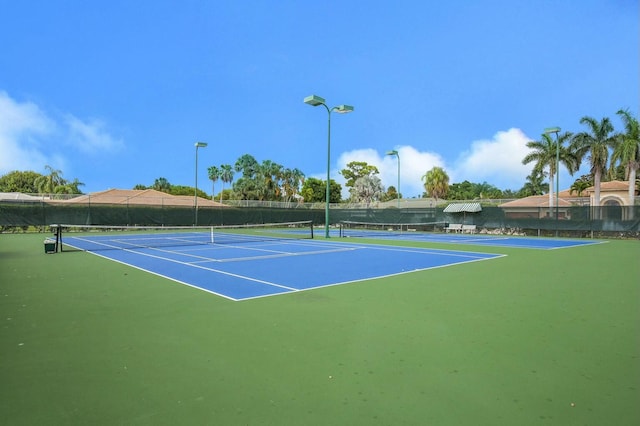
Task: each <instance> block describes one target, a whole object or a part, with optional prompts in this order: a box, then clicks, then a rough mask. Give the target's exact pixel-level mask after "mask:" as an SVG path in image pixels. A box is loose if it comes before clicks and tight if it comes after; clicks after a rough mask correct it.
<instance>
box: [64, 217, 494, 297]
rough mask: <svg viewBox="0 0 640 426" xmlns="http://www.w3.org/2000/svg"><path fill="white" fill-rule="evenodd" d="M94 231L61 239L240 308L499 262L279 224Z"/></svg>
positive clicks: (475, 255)
mask: <svg viewBox="0 0 640 426" xmlns="http://www.w3.org/2000/svg"><path fill="white" fill-rule="evenodd" d="M67 227H68V226H67ZM76 228H80V227H76ZM59 229H62V228H59ZM91 229H92V230H93V231H94V232H93V233H91V232H86V231H85V232H81V233H79V234H73V233H72V234H69V235H70V236H68V237H62V236H60V241H61V242H62V244H63V245H66V246H67V247H72V248H74V249H78V250H84V251H89V252H92V253H94V254H97V255H99V256H101V257H104V258H107V259H110V260H113V261H117V262H120V263H123V264H126V265H130V266H132V267H134V268H138V269H141V270H144V271H147V272H150V273H153V274H156V275H159V276H162V277H165V278H169V279H171V280H174V281H176V282H179V283H182V284H185V285H188V286H191V287H195V288H198V289H201V290H204V291H207V292H210V293H214V294H216V295H219V296H222V297H225V298H227V299H231V300H236V301H237V300H246V299H253V298H257V297H264V296H272V295H278V294H285V293H291V292H298V291H302V290H309V289H315V288H320V287H326V286H333V285H339V284H346V283H352V282H356V281H363V280H369V279H376V278H382V277H388V276H392V275H399V274H404V273H409V272H415V271H422V270H425V269H431V268H438V267H444V266H451V265H457V264H461V263H468V262H476V261H481V260H488V259H494V258H497V257H500V256H501V255H497V254H487V253H477V252H467V251H459V250H437V249H423V248H403V247H394V246H383V245H372V244H351V243H347V242H344V241H338V242H331V241H326V240H313V239H310V238H305V237H309V236H312V234H311V235H309V233H307V232H306V229H307V227H306V225H305V226H301V225H300V224H299V223H298V224H296V226H292V225H285V226H284V227H278V228H277V229H274V226H273V225H267V226H260V227H250V228H247V227H233V228H231V227H228V228H222V229H220V228H218V229H213V228H202V229H194V228H192V227H189V228H181V229H179V230H172V229H167V228H160V229H153V230H152V229H144V228H128V229H126V230H110V231H106V232H95V231H96V228H95V227H94V228H91ZM311 233H312V231H311ZM309 271H313V273H311V274H309Z"/></svg>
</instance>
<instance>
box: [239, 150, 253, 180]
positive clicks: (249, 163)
mask: <svg viewBox="0 0 640 426" xmlns="http://www.w3.org/2000/svg"><path fill="white" fill-rule="evenodd" d="M258 167H259V164H258V162H257V161H256V159H255V158H254V157H253V156H252V155H249V154H244V155H243V156H242V157H240V158H238V160H237V161H236V164H235V165H234V168H235V170H236V172H242V177H245V178H250V179H252V178H253V177H254V176H255V175H256V173H257V171H258Z"/></svg>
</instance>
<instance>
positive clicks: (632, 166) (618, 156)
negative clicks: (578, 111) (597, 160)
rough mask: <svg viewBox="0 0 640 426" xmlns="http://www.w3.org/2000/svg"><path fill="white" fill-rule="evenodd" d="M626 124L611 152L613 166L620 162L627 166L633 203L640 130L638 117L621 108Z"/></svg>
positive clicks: (638, 162) (623, 120)
mask: <svg viewBox="0 0 640 426" xmlns="http://www.w3.org/2000/svg"><path fill="white" fill-rule="evenodd" d="M616 114H618V115H619V116H620V118H621V119H622V122H623V124H624V133H620V134H619V135H618V138H617V141H616V144H615V147H614V149H613V153H612V154H611V168H612V169H613V168H615V166H616V164H617V163H618V162H620V164H621V165H622V166H624V168H625V174H626V177H627V180H628V181H629V201H630V202H631V204H633V200H634V197H635V189H636V185H635V182H636V172H637V170H638V168H639V167H640V130H639V128H638V119H637V118H635V117H633V116H632V115H631V113H630V112H629V110H622V109H621V110H619V111H618V112H617V113H616Z"/></svg>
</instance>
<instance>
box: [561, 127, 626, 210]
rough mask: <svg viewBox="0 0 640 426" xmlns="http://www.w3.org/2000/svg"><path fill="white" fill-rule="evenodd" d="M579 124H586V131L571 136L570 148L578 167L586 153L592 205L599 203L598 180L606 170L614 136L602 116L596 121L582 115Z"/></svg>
mask: <svg viewBox="0 0 640 426" xmlns="http://www.w3.org/2000/svg"><path fill="white" fill-rule="evenodd" d="M580 124H584V125H585V126H587V129H588V130H587V131H585V132H580V133H578V134H576V135H575V136H574V137H573V140H572V141H571V149H572V151H573V152H575V155H576V156H577V159H578V167H579V164H580V163H581V162H582V160H583V158H584V157H585V156H587V155H588V158H589V163H590V166H591V169H590V171H591V174H592V175H593V187H594V188H593V190H594V198H595V203H594V205H596V206H599V205H600V182H601V180H602V176H603V174H604V173H605V172H606V170H607V162H608V160H609V149H610V148H614V146H615V142H616V136H615V135H614V134H613V131H614V129H613V125H612V124H611V121H610V120H609V119H608V118H607V117H604V118H603V119H602V120H600V121H598V120H596V119H595V118H592V117H589V116H584V117H582V118H581V119H580Z"/></svg>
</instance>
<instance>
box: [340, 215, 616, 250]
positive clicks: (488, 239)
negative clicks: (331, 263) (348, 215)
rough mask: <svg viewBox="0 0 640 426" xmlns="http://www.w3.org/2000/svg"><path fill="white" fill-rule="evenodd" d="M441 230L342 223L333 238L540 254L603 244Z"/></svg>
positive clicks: (436, 224)
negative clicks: (495, 248)
mask: <svg viewBox="0 0 640 426" xmlns="http://www.w3.org/2000/svg"><path fill="white" fill-rule="evenodd" d="M444 229H445V223H444V222H432V223H405V224H393V223H369V222H354V221H345V222H341V224H340V229H339V230H334V231H333V233H332V235H334V236H339V237H343V238H374V239H380V240H403V241H415V242H424V243H446V244H471V245H482V246H492V247H520V248H529V249H541V250H554V249H560V248H569V247H578V246H585V245H591V244H601V243H603V242H605V241H601V240H593V239H582V240H576V239H562V238H539V237H538V238H536V237H523V236H510V235H491V234H480V233H476V232H474V233H466V234H465V233H453V232H452V233H448V232H445V231H444ZM474 229H475V226H474Z"/></svg>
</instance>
